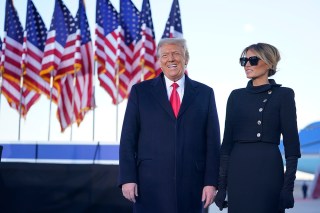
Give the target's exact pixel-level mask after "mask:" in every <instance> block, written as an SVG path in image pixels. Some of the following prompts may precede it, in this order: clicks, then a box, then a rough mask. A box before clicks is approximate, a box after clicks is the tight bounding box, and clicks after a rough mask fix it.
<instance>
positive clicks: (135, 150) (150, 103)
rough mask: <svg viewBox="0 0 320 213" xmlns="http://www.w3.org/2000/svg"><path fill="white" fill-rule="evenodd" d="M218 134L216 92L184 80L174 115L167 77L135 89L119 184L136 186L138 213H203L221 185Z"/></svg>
mask: <svg viewBox="0 0 320 213" xmlns="http://www.w3.org/2000/svg"><path fill="white" fill-rule="evenodd" d="M219 148H220V131H219V121H218V115H217V110H216V103H215V98H214V92H213V90H212V89H211V88H210V87H208V86H206V85H204V84H201V83H199V82H196V81H193V80H191V79H190V78H189V77H188V76H187V75H186V76H185V89H184V96H183V100H182V103H181V107H180V111H179V114H178V117H177V118H176V117H175V116H174V113H173V110H172V108H171V105H170V102H169V100H168V95H167V91H166V87H165V80H164V75H163V74H161V75H159V76H158V77H157V78H155V79H152V80H148V81H144V82H142V83H139V84H136V85H134V86H133V87H132V90H131V93H130V97H129V100H128V105H127V109H126V113H125V118H124V122H123V127H122V133H121V140H120V156H119V159H120V162H119V163H120V175H119V185H121V184H124V183H132V182H134V183H137V184H138V194H139V196H138V197H137V202H136V203H135V204H134V212H137V213H197V212H199V213H200V212H202V206H203V203H202V202H201V196H202V189H203V187H204V186H206V185H212V186H217V179H218V172H219V171H218V170H219Z"/></svg>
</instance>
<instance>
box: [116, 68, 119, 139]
mask: <svg viewBox="0 0 320 213" xmlns="http://www.w3.org/2000/svg"><path fill="white" fill-rule="evenodd" d="M116 88H117V94H116V143H118V118H119V103H118V100H119V64H118V63H117V64H116Z"/></svg>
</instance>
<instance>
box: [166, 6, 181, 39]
mask: <svg viewBox="0 0 320 213" xmlns="http://www.w3.org/2000/svg"><path fill="white" fill-rule="evenodd" d="M182 37H183V33H182V24H181V13H180V6H179V1H178V0H173V2H172V5H171V11H170V15H169V18H168V20H167V23H166V27H165V29H164V32H163V34H162V38H182Z"/></svg>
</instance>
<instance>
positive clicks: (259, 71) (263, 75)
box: [244, 50, 269, 82]
mask: <svg viewBox="0 0 320 213" xmlns="http://www.w3.org/2000/svg"><path fill="white" fill-rule="evenodd" d="M252 56H257V54H256V53H255V52H254V51H252V50H248V51H247V53H246V58H250V57H252ZM244 70H245V72H246V76H247V78H249V79H252V80H253V81H257V82H260V81H267V80H268V71H269V67H268V65H267V64H266V63H265V62H264V61H263V60H261V59H260V60H259V61H258V64H257V65H256V66H252V65H251V64H250V61H248V62H247V63H246V65H245V66H244Z"/></svg>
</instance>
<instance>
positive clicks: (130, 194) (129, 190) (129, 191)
mask: <svg viewBox="0 0 320 213" xmlns="http://www.w3.org/2000/svg"><path fill="white" fill-rule="evenodd" d="M121 188H122V194H123V196H124V197H125V198H127V199H128V200H130V201H131V202H134V203H135V202H136V198H135V196H137V197H138V187H137V184H136V183H125V184H123V185H122V187H121Z"/></svg>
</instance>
